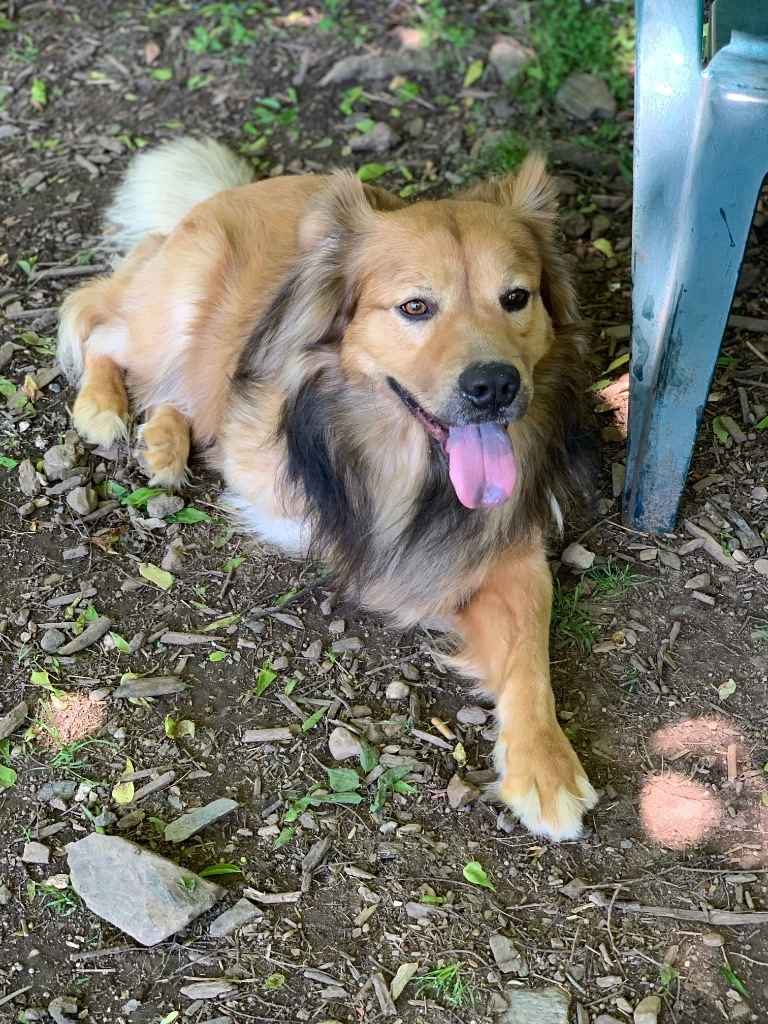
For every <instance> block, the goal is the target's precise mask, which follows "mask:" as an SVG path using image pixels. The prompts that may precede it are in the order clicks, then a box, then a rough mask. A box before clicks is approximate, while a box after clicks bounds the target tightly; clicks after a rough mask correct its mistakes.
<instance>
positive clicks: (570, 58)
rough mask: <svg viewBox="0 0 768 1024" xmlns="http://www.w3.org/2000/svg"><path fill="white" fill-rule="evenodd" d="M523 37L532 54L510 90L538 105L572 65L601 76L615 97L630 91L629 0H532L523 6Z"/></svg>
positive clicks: (631, 32)
mask: <svg viewBox="0 0 768 1024" xmlns="http://www.w3.org/2000/svg"><path fill="white" fill-rule="evenodd" d="M528 22H529V24H528V37H529V39H530V42H531V46H532V48H533V50H534V53H535V54H536V56H535V59H534V60H533V62H532V63H531V64H530V65H529V66H528V67H527V68H526V75H525V78H524V80H523V82H522V83H521V85H520V86H519V87H518V89H517V90H516V91H517V92H518V95H519V96H520V98H521V99H522V100H523V101H524V102H527V103H529V104H531V105H535V106H538V105H539V100H540V98H541V97H542V96H543V97H544V98H545V99H551V98H552V97H553V96H554V94H555V93H556V91H557V90H558V89H559V87H560V86H561V85H562V83H563V81H564V79H565V78H566V77H567V76H568V75H569V74H571V72H573V71H589V72H592V73H593V74H596V75H600V76H602V77H603V78H605V79H606V81H607V82H608V85H609V87H610V89H611V91H612V93H613V94H614V96H615V97H616V98H617V99H619V100H624V99H627V97H628V96H629V92H630V77H629V68H630V62H631V60H632V57H633V55H634V33H635V23H634V18H633V7H632V3H631V0H617V2H615V3H613V4H611V5H610V9H609V6H608V5H600V6H598V5H590V6H588V5H587V4H586V3H584V0H538V2H537V3H536V4H535V5H530V6H529V8H528Z"/></svg>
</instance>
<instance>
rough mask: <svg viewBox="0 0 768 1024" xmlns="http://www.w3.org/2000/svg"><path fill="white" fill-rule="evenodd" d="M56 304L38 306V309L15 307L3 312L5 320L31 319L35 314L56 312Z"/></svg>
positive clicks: (42, 314) (57, 308)
mask: <svg viewBox="0 0 768 1024" xmlns="http://www.w3.org/2000/svg"><path fill="white" fill-rule="evenodd" d="M58 311H59V307H58V306H40V307H39V308H38V309H17V310H15V312H13V313H5V314H4V316H5V319H6V320H32V319H33V318H34V317H36V316H45V315H46V314H47V313H58Z"/></svg>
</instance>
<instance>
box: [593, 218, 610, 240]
mask: <svg viewBox="0 0 768 1024" xmlns="http://www.w3.org/2000/svg"><path fill="white" fill-rule="evenodd" d="M610 226H611V218H610V217H608V216H606V214H604V213H598V214H595V216H594V217H593V218H592V224H591V226H590V229H589V237H590V238H591V239H592V241H593V242H594V240H595V239H596V238H602V237H603V235H605V233H606V231H607V230H608V228H610Z"/></svg>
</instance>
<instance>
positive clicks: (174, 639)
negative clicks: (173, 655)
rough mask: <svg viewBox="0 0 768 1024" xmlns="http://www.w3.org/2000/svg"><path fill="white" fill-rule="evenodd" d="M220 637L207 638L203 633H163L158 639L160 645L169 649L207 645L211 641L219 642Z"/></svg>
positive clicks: (208, 636) (209, 636)
mask: <svg viewBox="0 0 768 1024" xmlns="http://www.w3.org/2000/svg"><path fill="white" fill-rule="evenodd" d="M220 639H221V637H218V636H211V635H210V634H208V635H207V636H206V635H204V634H203V633H174V632H173V631H171V632H169V633H163V634H162V636H161V637H160V643H161V644H167V645H169V646H171V647H184V646H185V645H186V644H209V643H211V642H212V641H217V640H220Z"/></svg>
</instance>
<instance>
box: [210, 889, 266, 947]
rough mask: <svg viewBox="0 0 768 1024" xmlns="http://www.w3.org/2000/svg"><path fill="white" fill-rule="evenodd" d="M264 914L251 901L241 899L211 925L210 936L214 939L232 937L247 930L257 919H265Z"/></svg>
mask: <svg viewBox="0 0 768 1024" xmlns="http://www.w3.org/2000/svg"><path fill="white" fill-rule="evenodd" d="M263 916H264V912H263V910H261V909H260V908H259V907H257V906H256V905H255V904H254V903H252V902H251V901H250V900H248V899H246V898H245V897H244V898H243V899H239V900H238V902H237V903H236V904H234V906H232V907H230V908H229V909H228V910H224V912H223V913H220V914H219V915H218V918H216V920H215V921H214V922H212V923H211V927H210V929H209V930H208V933H209V935H210V936H211V937H212V938H214V939H220V938H221V937H222V936H224V935H231V934H232V932H237V930H238V929H239V928H245V926H246V925H250V923H251V922H252V921H255V920H256V918H263Z"/></svg>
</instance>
